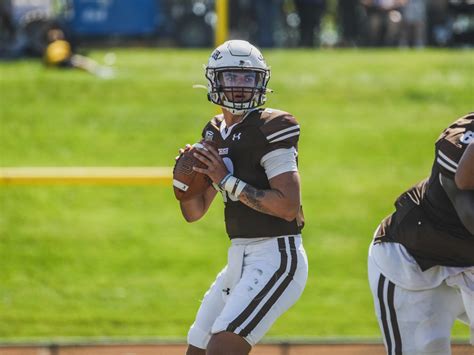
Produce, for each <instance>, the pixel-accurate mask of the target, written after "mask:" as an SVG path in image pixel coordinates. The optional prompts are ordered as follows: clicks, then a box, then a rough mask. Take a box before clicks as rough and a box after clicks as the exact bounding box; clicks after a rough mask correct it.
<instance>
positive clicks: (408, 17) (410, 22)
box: [400, 0, 426, 48]
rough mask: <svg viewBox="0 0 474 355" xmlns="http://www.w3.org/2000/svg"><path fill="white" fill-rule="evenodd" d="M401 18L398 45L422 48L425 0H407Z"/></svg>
mask: <svg viewBox="0 0 474 355" xmlns="http://www.w3.org/2000/svg"><path fill="white" fill-rule="evenodd" d="M402 18H403V20H402V30H401V35H400V45H401V46H402V47H407V46H410V47H416V48H423V47H424V46H425V45H426V0H408V3H407V4H406V6H405V7H404V8H403V11H402Z"/></svg>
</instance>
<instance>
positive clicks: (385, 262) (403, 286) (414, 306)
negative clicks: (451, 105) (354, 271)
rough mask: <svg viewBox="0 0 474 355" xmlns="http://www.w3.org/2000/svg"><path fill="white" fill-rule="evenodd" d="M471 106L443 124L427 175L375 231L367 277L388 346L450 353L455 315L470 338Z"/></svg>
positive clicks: (473, 256) (473, 286) (473, 274)
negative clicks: (464, 113) (456, 117)
mask: <svg viewBox="0 0 474 355" xmlns="http://www.w3.org/2000/svg"><path fill="white" fill-rule="evenodd" d="M473 145H474V113H471V114H468V115H466V116H464V117H462V118H460V119H458V120H457V121H455V122H454V123H453V124H452V125H450V126H449V127H448V128H446V129H445V130H444V131H443V132H442V134H441V136H440V137H439V138H438V140H437V141H436V144H435V159H434V163H433V167H432V170H431V175H430V177H429V178H428V179H426V180H423V181H421V182H420V183H419V184H417V185H415V186H414V187H412V188H411V189H410V190H408V191H407V192H405V193H403V194H402V195H401V196H400V197H399V198H398V199H397V201H396V203H395V207H396V211H395V212H394V213H393V214H392V215H390V216H388V217H387V218H385V219H384V220H383V221H382V223H381V224H380V226H379V227H378V229H377V231H376V232H375V236H374V240H373V243H372V245H371V247H370V249H369V282H370V287H371V290H372V294H373V298H374V305H375V313H376V315H377V319H378V321H379V326H380V329H381V331H382V334H383V335H384V342H385V346H386V349H387V353H388V354H450V353H451V350H450V333H451V328H452V326H453V323H454V321H455V320H456V319H460V320H461V321H463V322H465V323H467V324H468V325H469V327H470V332H471V343H473V344H474V148H473Z"/></svg>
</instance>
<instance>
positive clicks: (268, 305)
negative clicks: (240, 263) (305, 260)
mask: <svg viewBox="0 0 474 355" xmlns="http://www.w3.org/2000/svg"><path fill="white" fill-rule="evenodd" d="M289 243H290V252H291V265H290V271H289V272H288V275H287V276H286V277H285V279H284V280H283V282H282V283H281V284H280V286H278V288H277V290H276V291H275V292H274V293H273V295H271V297H270V298H269V299H268V301H267V302H266V303H265V304H264V305H263V307H262V308H261V309H260V311H258V313H257V314H256V315H255V317H254V318H253V319H252V320H251V321H250V322H249V323H248V324H247V325H246V326H245V328H244V329H242V330H241V331H240V333H239V335H240V336H243V337H245V336H247V335H249V333H250V332H252V330H254V329H255V327H256V326H257V325H258V323H260V321H261V320H262V319H263V317H265V315H266V314H267V313H268V311H269V310H270V308H271V307H272V306H273V305H274V304H275V302H276V301H277V300H278V298H280V296H281V295H282V294H283V292H284V291H285V290H286V288H287V287H288V285H289V284H290V282H291V281H292V280H293V277H294V276H295V271H296V266H297V261H298V257H297V255H296V246H295V238H294V237H290V238H289Z"/></svg>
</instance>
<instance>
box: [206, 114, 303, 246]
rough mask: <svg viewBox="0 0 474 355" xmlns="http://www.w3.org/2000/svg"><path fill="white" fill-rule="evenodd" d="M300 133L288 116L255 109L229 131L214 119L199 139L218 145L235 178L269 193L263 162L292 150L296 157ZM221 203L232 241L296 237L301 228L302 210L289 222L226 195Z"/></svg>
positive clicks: (291, 117) (296, 125) (221, 119)
mask: <svg viewBox="0 0 474 355" xmlns="http://www.w3.org/2000/svg"><path fill="white" fill-rule="evenodd" d="M299 133H300V128H299V125H298V123H297V122H296V120H295V118H294V117H293V116H292V115H291V114H289V113H287V112H283V111H279V110H272V109H257V110H253V111H251V112H250V113H248V114H247V116H246V117H245V118H244V119H243V121H241V122H239V123H237V124H236V125H233V126H231V127H226V124H225V121H224V119H223V115H222V114H221V115H217V116H215V117H214V118H213V119H212V120H211V121H210V122H209V123H208V124H207V125H206V126H205V127H204V130H203V132H202V137H203V138H204V139H205V140H212V141H214V142H215V143H216V144H217V146H218V151H219V155H220V156H221V157H222V158H223V161H224V163H225V164H226V167H227V169H228V170H229V172H231V173H232V174H233V175H234V176H235V177H237V178H239V179H240V180H242V181H244V182H246V183H248V184H250V185H251V186H253V187H255V188H257V189H270V184H269V180H268V177H267V175H266V172H265V169H264V167H263V166H262V158H264V157H265V156H267V157H268V154H269V153H270V152H273V151H275V150H278V149H294V151H295V154H297V150H298V138H299ZM223 199H224V203H225V224H226V230H227V233H228V235H229V237H230V238H231V239H232V238H261V237H276V236H282V235H295V234H299V233H300V232H301V229H302V228H303V224H304V221H303V213H302V209H301V208H300V213H299V216H298V217H297V218H296V219H295V220H293V221H291V222H288V221H286V220H284V219H282V218H278V217H274V216H270V215H268V214H265V213H260V212H258V211H256V210H254V209H252V208H250V207H248V206H246V205H245V204H243V203H242V202H240V201H239V199H238V198H237V197H235V196H233V195H232V194H230V193H228V192H226V191H224V192H223Z"/></svg>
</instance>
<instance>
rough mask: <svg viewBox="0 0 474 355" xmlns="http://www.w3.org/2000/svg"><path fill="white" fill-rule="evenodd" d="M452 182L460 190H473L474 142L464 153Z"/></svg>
mask: <svg viewBox="0 0 474 355" xmlns="http://www.w3.org/2000/svg"><path fill="white" fill-rule="evenodd" d="M454 181H455V182H456V185H457V187H458V188H459V189H461V190H474V142H471V143H469V145H468V147H467V149H466V150H465V151H464V154H463V155H462V158H461V160H460V162H459V165H458V168H457V170H456V175H455V176H454Z"/></svg>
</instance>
